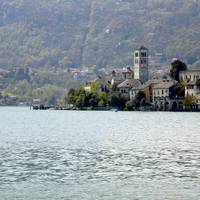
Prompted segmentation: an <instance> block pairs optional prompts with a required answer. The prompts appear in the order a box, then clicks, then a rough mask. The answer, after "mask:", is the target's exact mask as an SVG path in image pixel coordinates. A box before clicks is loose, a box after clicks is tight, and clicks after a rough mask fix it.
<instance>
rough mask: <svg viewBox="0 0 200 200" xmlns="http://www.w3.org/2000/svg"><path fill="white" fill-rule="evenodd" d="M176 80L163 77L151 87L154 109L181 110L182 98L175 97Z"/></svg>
mask: <svg viewBox="0 0 200 200" xmlns="http://www.w3.org/2000/svg"><path fill="white" fill-rule="evenodd" d="M176 85H177V81H175V80H170V79H163V82H161V83H159V84H156V85H155V86H154V88H153V104H154V107H155V109H156V110H165V111H168V110H173V111H176V110H183V100H182V99H180V98H178V97H177V94H176V91H175V87H176Z"/></svg>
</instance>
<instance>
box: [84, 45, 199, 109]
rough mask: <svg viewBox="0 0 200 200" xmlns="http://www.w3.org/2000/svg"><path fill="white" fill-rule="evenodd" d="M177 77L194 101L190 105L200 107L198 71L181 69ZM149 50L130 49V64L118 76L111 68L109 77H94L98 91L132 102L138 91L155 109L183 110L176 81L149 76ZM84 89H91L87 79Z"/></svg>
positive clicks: (142, 47)
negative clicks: (130, 65)
mask: <svg viewBox="0 0 200 200" xmlns="http://www.w3.org/2000/svg"><path fill="white" fill-rule="evenodd" d="M179 76H180V79H181V81H183V82H184V83H185V84H184V87H185V96H188V95H191V96H195V97H196V99H197V102H196V104H195V105H194V106H196V107H198V108H200V70H186V71H181V72H180V74H179ZM149 77H150V76H149V51H148V49H147V48H146V47H144V46H141V47H140V48H139V49H138V50H136V51H135V52H134V67H133V69H131V68H130V67H128V68H124V69H123V71H122V76H120V77H119V76H116V73H115V71H113V72H112V75H111V76H105V77H98V78H97V79H95V80H94V81H98V82H99V83H100V88H101V91H102V92H109V93H112V94H116V95H120V96H121V97H123V98H125V99H126V100H127V101H134V99H135V98H136V96H137V94H138V93H139V92H143V93H144V94H145V96H146V102H148V103H149V104H151V105H152V106H153V107H154V109H156V110H183V109H184V105H183V101H184V97H180V95H178V94H177V92H176V88H177V85H178V84H179V83H178V82H177V81H176V80H174V79H172V78H170V77H166V78H157V79H150V78H149ZM85 90H87V91H90V90H91V82H89V83H87V84H86V86H85Z"/></svg>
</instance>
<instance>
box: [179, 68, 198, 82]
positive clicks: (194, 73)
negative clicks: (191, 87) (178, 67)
mask: <svg viewBox="0 0 200 200" xmlns="http://www.w3.org/2000/svg"><path fill="white" fill-rule="evenodd" d="M179 79H180V80H181V81H185V82H188V81H195V80H198V79H200V70H186V71H180V73H179Z"/></svg>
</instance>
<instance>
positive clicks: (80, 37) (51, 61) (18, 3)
mask: <svg viewBox="0 0 200 200" xmlns="http://www.w3.org/2000/svg"><path fill="white" fill-rule="evenodd" d="M141 44H144V45H145V46H147V47H148V48H149V49H150V52H151V55H154V54H155V53H162V54H163V62H165V61H169V60H170V59H171V58H173V57H178V58H182V59H184V60H186V61H187V62H188V63H189V64H195V63H198V62H199V61H200V1H199V0H176V1H175V0H168V1H166V0H34V1H33V0H9V1H8V0H0V67H10V66H29V67H43V66H48V67H51V66H59V67H80V66H92V65H97V66H98V67H102V66H112V65H117V66H123V65H126V64H131V63H132V52H133V50H134V49H135V48H137V47H138V46H139V45H141Z"/></svg>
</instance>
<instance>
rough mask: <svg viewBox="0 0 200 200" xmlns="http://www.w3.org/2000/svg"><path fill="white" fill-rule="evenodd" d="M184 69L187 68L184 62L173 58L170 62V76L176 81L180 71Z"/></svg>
mask: <svg viewBox="0 0 200 200" xmlns="http://www.w3.org/2000/svg"><path fill="white" fill-rule="evenodd" d="M185 70H187V65H186V64H185V63H184V62H182V61H181V60H174V61H173V62H172V63H171V70H170V76H171V77H172V78H173V79H175V80H176V81H179V73H180V71H185Z"/></svg>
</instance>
